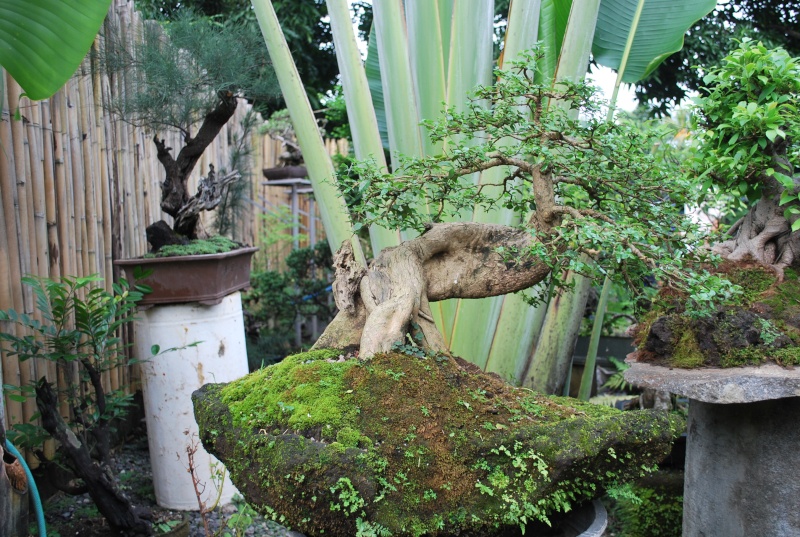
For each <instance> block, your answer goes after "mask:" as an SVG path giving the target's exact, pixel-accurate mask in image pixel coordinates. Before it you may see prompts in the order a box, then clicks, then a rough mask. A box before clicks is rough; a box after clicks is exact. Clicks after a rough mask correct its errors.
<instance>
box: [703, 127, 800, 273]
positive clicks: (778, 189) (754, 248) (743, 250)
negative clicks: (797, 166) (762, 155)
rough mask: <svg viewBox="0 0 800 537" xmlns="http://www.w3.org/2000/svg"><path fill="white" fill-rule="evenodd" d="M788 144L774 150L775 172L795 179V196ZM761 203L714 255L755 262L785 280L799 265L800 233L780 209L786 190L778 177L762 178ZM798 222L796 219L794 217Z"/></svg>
mask: <svg viewBox="0 0 800 537" xmlns="http://www.w3.org/2000/svg"><path fill="white" fill-rule="evenodd" d="M786 145H787V144H786V143H785V142H784V143H783V144H780V145H778V144H776V145H775V146H772V149H773V151H774V153H773V155H772V156H773V162H774V169H775V170H776V171H779V172H782V173H783V174H785V175H787V176H789V177H792V178H793V180H794V188H793V190H792V192H791V193H792V194H795V195H796V194H797V193H798V192H800V176H794V170H793V168H792V165H791V163H789V161H788V159H787V158H786ZM760 183H761V185H762V191H761V192H762V194H761V199H759V200H758V201H757V202H756V203H755V205H753V207H751V208H750V210H749V211H748V213H747V214H746V215H745V216H744V217H742V218H741V219H740V220H739V221H738V222H736V224H734V225H733V226H732V227H731V229H730V230H729V231H728V235H729V237H730V238H728V239H727V240H725V241H723V242H721V243H719V244H716V245H715V246H714V247H713V250H714V252H715V253H718V254H719V255H721V256H722V257H724V258H726V259H728V260H731V261H746V260H748V259H752V260H753V261H756V262H757V263H760V264H761V265H764V266H765V267H769V268H771V269H772V270H773V271H775V273H776V274H777V275H778V277H779V278H781V279H782V278H783V272H784V269H786V268H787V267H789V266H791V265H792V264H794V263H796V262H800V233H798V232H794V233H793V232H792V230H791V226H792V222H793V221H794V219H792V220H789V219H787V218H786V217H785V216H784V210H785V209H786V206H782V205H780V199H781V195H782V194H783V193H784V191H785V190H787V189H786V188H785V187H784V186H783V185H782V184H781V183H779V182H778V181H777V180H776V179H775V177H771V176H767V175H765V174H762V177H761V178H760ZM795 219H796V217H795Z"/></svg>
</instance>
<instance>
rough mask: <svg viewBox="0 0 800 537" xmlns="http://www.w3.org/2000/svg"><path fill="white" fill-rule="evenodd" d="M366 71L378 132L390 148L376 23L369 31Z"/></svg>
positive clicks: (382, 140) (385, 147) (384, 146)
mask: <svg viewBox="0 0 800 537" xmlns="http://www.w3.org/2000/svg"><path fill="white" fill-rule="evenodd" d="M364 71H365V72H366V74H367V82H369V93H370V95H371V97H372V106H373V108H374V109H375V118H376V119H377V120H378V132H379V133H380V135H381V143H382V144H383V148H384V149H389V127H388V126H387V124H386V103H385V102H384V100H383V84H382V82H381V59H380V56H379V55H378V38H377V37H376V36H375V25H374V24H373V25H372V29H371V30H370V32H369V44H368V45H367V60H366V62H364Z"/></svg>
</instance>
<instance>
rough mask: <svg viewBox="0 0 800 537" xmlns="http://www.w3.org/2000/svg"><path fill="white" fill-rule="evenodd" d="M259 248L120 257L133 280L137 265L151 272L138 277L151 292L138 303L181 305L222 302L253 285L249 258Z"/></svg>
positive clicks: (121, 262)
mask: <svg viewBox="0 0 800 537" xmlns="http://www.w3.org/2000/svg"><path fill="white" fill-rule="evenodd" d="M256 250H258V248H254V247H249V248H240V249H238V250H232V251H230V252H224V253H221V254H203V255H186V256H174V257H150V258H145V257H142V258H136V259H119V260H117V261H115V262H114V264H115V265H117V266H120V267H122V269H123V270H124V271H125V278H126V279H127V280H128V281H129V282H133V281H134V276H133V275H134V270H135V269H136V268H137V267H138V268H141V269H142V270H146V271H151V274H149V275H148V276H147V277H145V278H142V279H139V280H136V283H137V284H144V285H148V286H150V287H151V288H152V289H153V292H152V293H148V294H146V295H144V299H142V301H141V302H139V304H141V305H146V304H181V303H185V302H200V303H201V304H206V305H213V304H219V303H220V301H221V300H222V299H223V298H224V297H225V296H227V295H229V294H231V293H233V292H235V291H239V290H241V289H244V288H246V287H249V286H250V258H251V257H252V256H253V253H254V252H255V251H256Z"/></svg>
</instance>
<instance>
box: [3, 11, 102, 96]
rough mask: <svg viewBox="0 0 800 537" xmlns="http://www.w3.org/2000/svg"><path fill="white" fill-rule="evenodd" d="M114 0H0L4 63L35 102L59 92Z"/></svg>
mask: <svg viewBox="0 0 800 537" xmlns="http://www.w3.org/2000/svg"><path fill="white" fill-rule="evenodd" d="M110 5H111V0H58V1H56V0H0V65H2V66H3V67H5V68H6V70H7V71H8V72H9V74H11V76H12V77H13V78H14V80H16V81H17V82H18V83H19V85H20V86H22V89H23V91H25V94H26V95H27V96H28V97H29V98H30V99H33V100H37V99H46V98H47V97H50V96H51V95H52V94H53V93H55V92H56V91H58V90H59V88H61V86H63V85H64V83H65V82H66V81H67V80H69V77H71V76H72V74H73V73H74V72H75V70H76V69H77V68H78V66H79V65H80V63H81V61H82V60H83V58H84V57H85V56H86V53H87V52H88V51H89V47H90V46H91V45H92V41H94V38H95V36H96V35H97V31H98V30H99V29H100V25H101V24H102V23H103V19H105V16H106V13H108V8H109V6H110Z"/></svg>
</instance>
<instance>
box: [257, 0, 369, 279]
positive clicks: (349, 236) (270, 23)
mask: <svg viewBox="0 0 800 537" xmlns="http://www.w3.org/2000/svg"><path fill="white" fill-rule="evenodd" d="M253 9H254V11H255V13H256V19H257V20H258V25H259V27H260V28H261V33H262V35H263V36H264V41H265V42H266V44H267V50H268V51H269V55H270V58H271V60H272V64H273V65H274V67H275V73H276V74H277V76H278V83H279V84H280V87H281V92H282V93H283V97H284V100H285V101H286V107H287V108H288V109H289V116H290V117H291V119H292V124H293V125H294V128H295V133H296V134H297V141H298V142H299V143H300V147H301V148H302V150H303V157H304V159H305V163H306V167H307V168H308V175H309V178H310V179H311V184H312V186H313V188H314V195H315V196H316V199H317V201H318V202H319V208H320V213H321V216H322V223H323V225H324V226H325V233H326V235H327V236H328V244H329V246H330V248H331V250H332V251H334V252H335V251H336V250H338V249H339V247H340V246H341V245H342V243H343V242H345V241H349V242H350V244H351V245H352V247H353V253H354V255H355V258H356V260H357V261H358V262H359V263H360V264H361V265H362V266H363V267H366V258H365V257H364V252H363V251H362V249H361V243H360V242H359V241H358V237H356V236H355V235H354V234H353V226H352V224H351V222H350V214H349V212H348V211H347V206H346V205H345V202H344V198H342V197H341V196H340V195H339V191H338V189H337V188H336V186H335V185H336V176H335V172H334V169H333V163H332V162H331V159H330V156H329V155H328V153H327V151H326V150H325V144H324V142H323V141H322V137H321V136H320V134H319V127H318V126H317V121H316V119H315V118H314V113H313V111H312V110H311V104H310V103H309V102H308V97H307V95H306V92H305V90H304V89H303V83H302V82H301V80H300V75H299V74H298V72H297V66H296V65H295V63H294V60H293V59H292V54H291V52H289V46H288V45H287V44H286V38H285V37H284V35H283V30H281V26H280V24H279V23H278V17H277V16H276V15H275V9H274V8H273V7H272V2H270V1H269V0H253Z"/></svg>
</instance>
